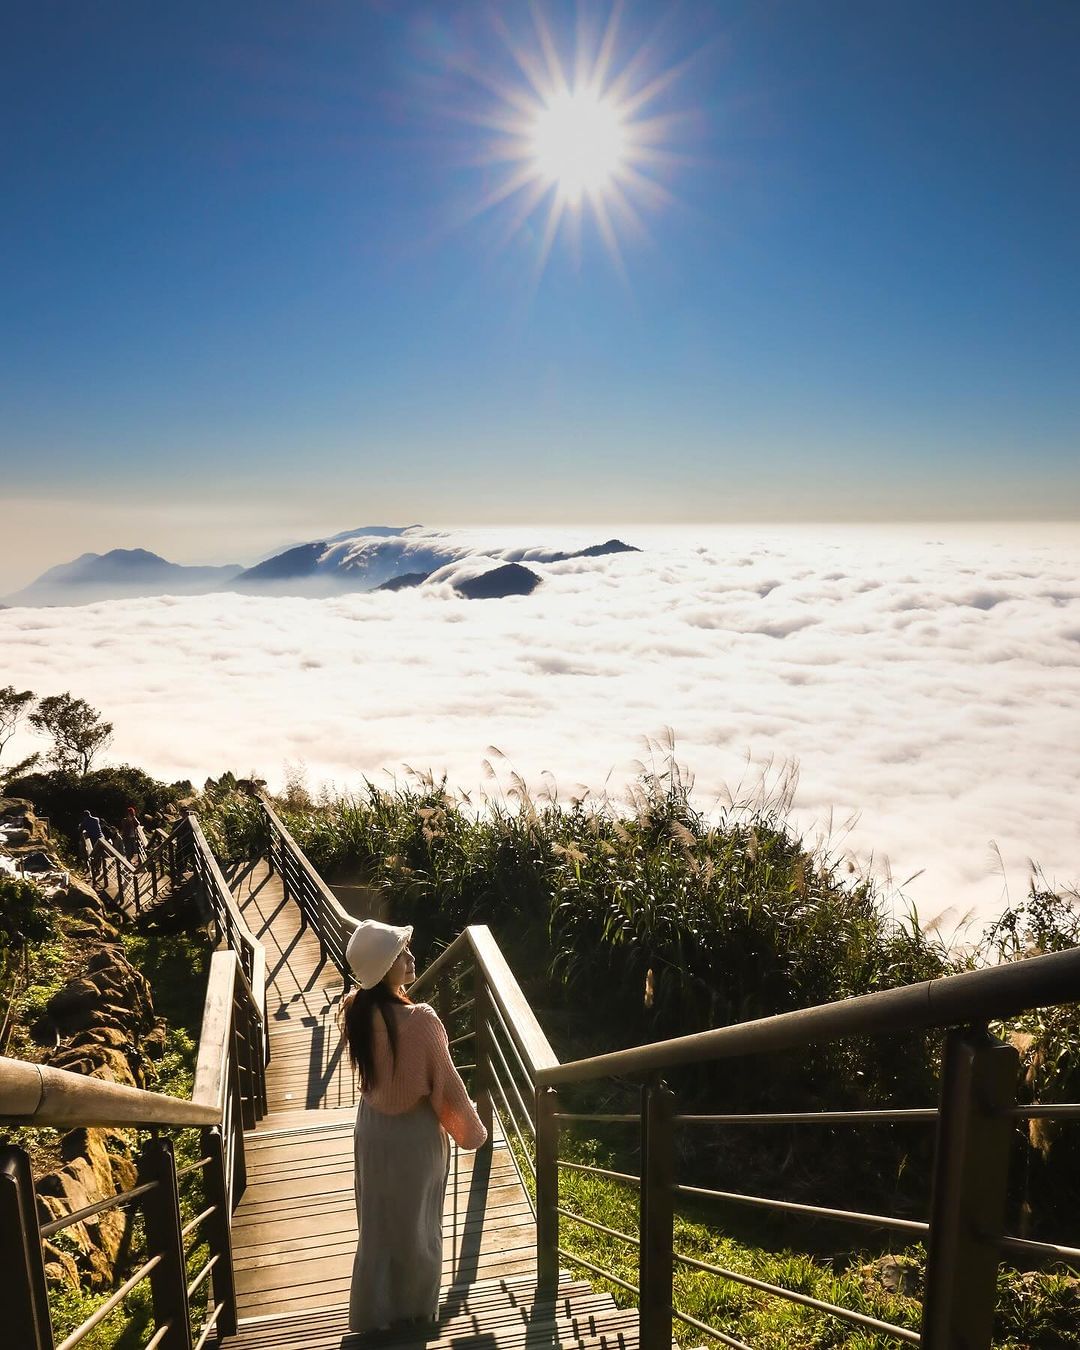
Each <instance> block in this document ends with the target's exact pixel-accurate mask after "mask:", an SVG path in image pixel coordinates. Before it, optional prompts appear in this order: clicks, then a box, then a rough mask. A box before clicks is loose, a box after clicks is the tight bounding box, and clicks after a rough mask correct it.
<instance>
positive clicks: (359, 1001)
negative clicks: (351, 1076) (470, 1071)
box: [343, 919, 487, 1331]
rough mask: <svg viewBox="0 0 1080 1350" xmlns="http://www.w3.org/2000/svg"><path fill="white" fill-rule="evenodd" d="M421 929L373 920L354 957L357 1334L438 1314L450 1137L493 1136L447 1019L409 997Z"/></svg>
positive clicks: (353, 1310) (353, 1320)
mask: <svg viewBox="0 0 1080 1350" xmlns="http://www.w3.org/2000/svg"><path fill="white" fill-rule="evenodd" d="M412 931H413V930H412V928H411V927H408V928H394V927H391V926H390V925H389V924H385V923H379V922H378V921H377V920H375V919H365V920H364V922H363V923H361V924H360V925H359V927H358V928H357V929H356V930H355V932H354V933H353V935H352V937H351V938H350V939H349V944H348V947H347V948H346V953H345V955H346V959H347V961H348V963H349V968H350V970H351V971H352V973H353V976H354V978H355V979H356V982H357V985H358V986H359V988H357V989H356V990H355V991H354V992H353V993H352V994H350V995H349V996H348V997H347V998H346V999H345V1002H344V1004H343V1013H344V1029H345V1036H346V1038H347V1040H348V1045H349V1056H350V1058H351V1059H352V1062H353V1066H354V1068H355V1069H356V1070H357V1072H358V1073H359V1075H360V1106H359V1108H358V1110H357V1113H356V1133H355V1147H354V1152H355V1158H356V1176H355V1180H356V1219H357V1227H358V1228H359V1233H360V1236H359V1244H358V1246H357V1249H356V1258H355V1260H354V1262H353V1275H352V1289H351V1293H350V1297H349V1328H350V1330H351V1331H373V1330H376V1329H381V1328H384V1327H387V1326H389V1325H390V1324H391V1323H393V1322H401V1321H406V1320H408V1319H410V1318H417V1317H423V1318H433V1317H435V1316H437V1314H438V1307H439V1281H440V1277H441V1275H442V1212H443V1198H444V1196H445V1194H446V1177H447V1171H448V1168H449V1163H450V1145H449V1142H448V1140H447V1135H448V1134H449V1135H450V1136H452V1137H453V1138H454V1139H455V1140H456V1141H457V1143H458V1144H459V1145H460V1146H461V1147H462V1148H466V1149H475V1148H479V1147H480V1145H481V1144H483V1143H484V1141H485V1140H486V1139H487V1130H486V1129H485V1128H484V1126H483V1124H482V1123H481V1121H480V1117H479V1116H478V1115H477V1114H476V1108H475V1107H474V1106H473V1104H472V1102H471V1101H470V1100H469V1098H468V1094H467V1093H466V1091H465V1084H464V1083H463V1082H462V1081H461V1077H460V1075H459V1074H458V1071H457V1070H456V1069H455V1068H454V1065H453V1062H452V1061H451V1059H450V1047H449V1045H448V1044H447V1036H446V1030H445V1028H444V1027H443V1024H442V1022H440V1021H439V1018H438V1015H437V1014H436V1012H435V1010H434V1008H431V1007H430V1006H429V1005H428V1004H426V1003H410V1002H409V997H408V995H407V994H406V993H405V986H406V985H408V984H411V983H412V981H413V980H414V979H415V977H416V965H415V963H414V961H413V957H412V952H411V951H410V950H409V940H410V938H411V937H412Z"/></svg>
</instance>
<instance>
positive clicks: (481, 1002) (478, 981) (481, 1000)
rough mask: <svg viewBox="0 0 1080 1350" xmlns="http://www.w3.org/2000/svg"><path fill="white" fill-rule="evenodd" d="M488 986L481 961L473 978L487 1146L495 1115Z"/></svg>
mask: <svg viewBox="0 0 1080 1350" xmlns="http://www.w3.org/2000/svg"><path fill="white" fill-rule="evenodd" d="M488 998H489V994H488V988H487V981H486V980H485V979H484V972H483V970H482V969H481V968H480V963H479V961H478V962H477V963H476V970H475V972H474V979H473V1029H474V1031H475V1033H476V1079H475V1088H476V1110H477V1114H478V1115H479V1117H480V1119H481V1121H483V1123H484V1127H485V1128H486V1130H487V1132H488V1143H487V1146H488V1147H489V1148H490V1147H491V1143H492V1138H491V1136H492V1126H493V1123H494V1115H493V1112H492V1108H491V1065H490V1063H489V1056H490V1051H489V1050H488V1035H489V1033H488Z"/></svg>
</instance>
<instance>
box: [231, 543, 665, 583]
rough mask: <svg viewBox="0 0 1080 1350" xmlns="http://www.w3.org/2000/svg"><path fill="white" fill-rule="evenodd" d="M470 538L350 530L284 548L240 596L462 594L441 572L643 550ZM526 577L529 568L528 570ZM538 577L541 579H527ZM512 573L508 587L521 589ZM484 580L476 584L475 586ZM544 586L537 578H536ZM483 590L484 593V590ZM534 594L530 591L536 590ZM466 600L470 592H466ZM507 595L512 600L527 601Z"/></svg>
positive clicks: (244, 578) (246, 577)
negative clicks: (495, 543) (417, 589)
mask: <svg viewBox="0 0 1080 1350" xmlns="http://www.w3.org/2000/svg"><path fill="white" fill-rule="evenodd" d="M465 538H467V536H464V535H461V536H456V537H455V536H454V535H451V534H447V533H442V532H439V531H435V530H427V529H424V528H423V527H422V526H420V525H410V526H407V527H406V528H405V529H402V530H396V529H394V528H393V527H392V526H388V525H377V526H367V527H366V528H365V529H364V530H363V531H357V532H350V531H344V532H343V533H341V534H337V535H334V536H332V537H331V538H329V539H322V540H318V541H317V542H314V543H310V544H301V545H299V546H297V547H295V548H290V549H286V550H285V551H284V552H282V553H279V554H277V555H276V556H275V557H272V558H268V559H267V560H266V561H265V562H261V563H259V564H258V565H257V566H255V567H249V568H248V569H247V571H245V572H242V573H241V574H240V576H238V577H237V578H236V580H235V583H234V584H235V585H236V587H237V588H238V589H244V590H249V589H250V590H257V591H259V592H260V593H261V594H270V595H306V596H326V595H337V594H340V593H342V592H347V591H378V590H395V591H396V590H402V589H407V588H409V587H412V586H420V585H423V584H424V583H425V582H427V581H429V580H430V581H432V582H433V583H436V584H437V583H439V582H443V581H450V582H451V584H452V585H453V586H454V588H455V589H456V590H458V591H461V588H460V586H459V585H458V580H457V577H456V575H454V574H453V572H451V573H450V574H447V575H444V574H443V569H446V568H450V567H452V564H455V563H465V562H466V561H468V560H475V561H477V562H487V561H490V562H495V563H506V564H523V563H557V562H566V561H568V560H569V559H571V558H600V557H603V556H605V555H606V554H609V553H639V552H640V551H641V550H640V549H637V548H634V546H633V545H632V544H625V543H623V541H622V540H621V539H609V540H607V542H606V543H603V544H591V545H590V546H589V547H588V548H582V549H578V550H577V551H575V552H564V551H562V550H559V549H550V548H541V547H535V546H534V547H528V548H509V549H504V548H499V549H495V550H488V549H484V548H481V547H478V546H477V545H476V544H475V543H466V542H464V540H465ZM523 570H527V569H523ZM529 575H530V576H535V573H529ZM515 576H516V574H514V573H509V574H507V576H506V578H504V581H503V583H499V582H496V583H493V584H495V585H498V584H505V585H508V586H513V585H515V584H520V583H521V578H520V576H518V577H517V582H515V581H514V580H513V578H514V577H515ZM473 580H477V582H478V584H479V581H478V578H470V579H469V584H470V585H471V584H472V581H473ZM537 580H539V578H537ZM481 589H482V587H481ZM529 589H532V587H530V588H529ZM461 593H462V594H465V593H466V592H464V591H461ZM527 593H528V592H527V591H513V590H511V591H508V592H507V594H514V595H517V594H527Z"/></svg>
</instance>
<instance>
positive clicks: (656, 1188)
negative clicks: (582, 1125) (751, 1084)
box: [638, 1079, 675, 1350]
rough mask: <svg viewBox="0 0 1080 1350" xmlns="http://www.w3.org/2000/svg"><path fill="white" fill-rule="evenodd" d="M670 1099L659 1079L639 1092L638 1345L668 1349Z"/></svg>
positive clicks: (672, 1222)
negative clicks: (639, 1223)
mask: <svg viewBox="0 0 1080 1350" xmlns="http://www.w3.org/2000/svg"><path fill="white" fill-rule="evenodd" d="M673 1102H674V1098H673V1096H672V1094H671V1092H670V1091H669V1090H668V1089H667V1087H666V1086H665V1085H664V1084H663V1083H661V1082H660V1081H659V1079H650V1080H649V1081H648V1082H646V1083H645V1084H644V1086H643V1087H642V1089H641V1255H640V1266H639V1276H640V1278H639V1280H638V1286H639V1288H640V1290H641V1295H640V1300H641V1301H640V1304H639V1311H638V1342H639V1345H640V1347H641V1350H670V1347H671V1281H672V1266H673V1259H672V1246H673V1243H674V1228H675V1214H674V1189H673V1187H674V1184H675V1159H674V1154H675V1150H674V1137H673V1127H672V1121H671V1118H672V1115H673V1114H674V1107H673Z"/></svg>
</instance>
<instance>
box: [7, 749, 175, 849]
mask: <svg viewBox="0 0 1080 1350" xmlns="http://www.w3.org/2000/svg"><path fill="white" fill-rule="evenodd" d="M6 791H7V794H8V796H10V797H26V798H28V799H29V800H30V801H32V802H33V803H34V808H35V810H36V811H37V812H38V814H39V815H42V816H47V817H48V819H49V822H50V825H51V826H52V828H53V829H54V830H58V831H60V832H61V833H62V834H65V835H67V836H68V838H69V839H73V840H74V839H76V838H77V836H78V829H79V818H80V816H81V815H82V813H83V811H84V810H87V809H88V810H90V811H91V812H92V813H93V814H94V815H95V816H100V817H102V818H103V819H105V820H107V821H110V822H111V823H113V824H116V823H117V822H118V821H119V820H120V819H121V817H122V816H123V815H124V813H125V812H126V811H127V808H128V807H129V806H134V807H135V810H136V811H137V812H138V813H139V815H140V816H145V815H147V814H154V815H158V814H160V813H162V812H164V811H165V810H167V809H168V807H170V806H172V805H174V804H175V803H176V802H178V801H180V800H181V799H182V798H184V797H186V796H188V795H190V793H191V784H190V783H188V782H181V783H171V784H169V783H161V782H158V780H157V779H156V778H151V777H150V775H149V774H146V773H143V771H142V770H141V769H136V768H133V767H132V766H131V765H130V764H120V765H116V766H115V767H112V768H105V769H94V770H93V771H92V772H91V773H87V774H76V773H70V772H67V771H65V770H61V769H57V770H55V771H54V772H52V773H32V774H28V775H26V776H25V777H24V778H15V779H12V781H11V782H9V783H8V785H7V788H6Z"/></svg>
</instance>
